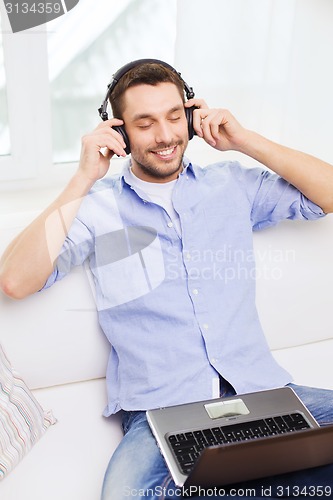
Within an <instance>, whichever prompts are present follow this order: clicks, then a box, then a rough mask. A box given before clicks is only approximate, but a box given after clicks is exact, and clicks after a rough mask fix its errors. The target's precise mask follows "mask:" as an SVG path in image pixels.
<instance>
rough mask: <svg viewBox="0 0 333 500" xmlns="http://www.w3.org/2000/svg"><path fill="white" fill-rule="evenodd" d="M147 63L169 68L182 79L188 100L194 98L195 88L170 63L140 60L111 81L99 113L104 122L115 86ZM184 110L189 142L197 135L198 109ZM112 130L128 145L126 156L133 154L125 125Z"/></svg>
mask: <svg viewBox="0 0 333 500" xmlns="http://www.w3.org/2000/svg"><path fill="white" fill-rule="evenodd" d="M146 63H156V64H161V65H162V66H164V67H165V68H168V69H169V70H171V71H173V72H174V73H176V74H177V75H178V77H179V78H180V80H181V81H182V83H183V85H184V91H185V94H186V98H187V100H189V99H192V98H193V97H194V92H193V88H192V87H189V86H188V85H187V83H186V82H185V81H184V80H183V78H182V77H181V74H180V73H179V72H178V71H176V70H175V69H174V68H173V67H172V66H170V64H168V63H166V62H164V61H160V60H159V59H138V60H136V61H132V62H130V63H128V64H125V66H122V67H121V68H120V69H119V70H118V71H117V72H116V73H115V74H114V75H113V76H112V80H111V81H110V83H109V84H108V86H107V92H106V95H105V97H104V101H103V102H102V104H101V107H100V108H98V113H99V115H100V117H101V118H102V120H103V121H105V120H108V119H109V115H108V113H107V107H108V102H109V97H110V95H111V93H112V92H113V89H114V88H115V86H116V85H117V83H118V82H119V80H120V79H121V78H122V77H123V76H124V75H125V74H126V73H128V71H130V70H131V69H132V68H135V67H136V66H140V65H141V64H146ZM184 109H185V115H186V119H187V128H188V138H189V140H191V139H192V137H193V136H194V135H195V130H194V128H193V110H194V109H196V107H195V106H192V107H190V108H184ZM112 128H113V129H114V130H116V131H117V132H118V133H119V134H120V135H121V136H122V138H123V139H124V142H125V144H126V147H125V152H126V154H130V152H131V148H130V143H129V139H128V136H127V133H126V130H125V127H124V125H120V126H114V127H112Z"/></svg>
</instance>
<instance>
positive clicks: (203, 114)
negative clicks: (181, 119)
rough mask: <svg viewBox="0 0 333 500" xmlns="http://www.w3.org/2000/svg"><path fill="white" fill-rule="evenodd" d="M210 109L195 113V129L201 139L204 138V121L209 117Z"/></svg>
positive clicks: (199, 109) (198, 110) (196, 110)
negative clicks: (202, 124)
mask: <svg viewBox="0 0 333 500" xmlns="http://www.w3.org/2000/svg"><path fill="white" fill-rule="evenodd" d="M208 112H209V109H207V108H204V109H201V108H198V109H195V110H194V111H193V128H194V130H195V131H196V133H197V135H198V136H199V137H203V132H202V126H201V123H202V120H203V119H204V118H206V116H207V115H208Z"/></svg>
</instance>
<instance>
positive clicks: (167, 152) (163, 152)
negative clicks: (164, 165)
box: [152, 145, 177, 159]
mask: <svg viewBox="0 0 333 500" xmlns="http://www.w3.org/2000/svg"><path fill="white" fill-rule="evenodd" d="M176 148H177V145H176V146H173V147H171V148H167V149H160V150H157V151H152V153H153V154H154V155H156V156H159V157H160V158H165V159H167V158H170V157H172V156H173V154H174V152H175V151H176Z"/></svg>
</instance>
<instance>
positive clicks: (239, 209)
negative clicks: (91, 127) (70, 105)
mask: <svg viewBox="0 0 333 500" xmlns="http://www.w3.org/2000/svg"><path fill="white" fill-rule="evenodd" d="M184 166H185V168H184V171H183V172H182V174H181V175H180V176H179V178H178V180H177V183H176V185H175V187H174V190H173V195H172V202H173V206H174V209H175V211H176V212H177V214H178V215H179V222H180V226H181V236H180V234H179V231H176V229H175V226H174V223H173V222H172V220H171V219H170V217H169V215H168V213H167V211H166V210H165V209H164V208H162V207H161V206H159V205H158V204H155V203H152V202H149V201H148V200H147V199H146V195H145V194H144V193H143V192H141V191H140V190H139V189H138V188H137V187H136V188H135V189H134V188H133V187H131V182H130V179H131V176H130V175H129V164H127V165H126V167H125V168H124V171H123V173H122V174H121V175H118V176H116V177H114V178H105V179H103V180H101V181H99V182H97V183H96V184H95V186H94V188H93V190H92V191H91V193H90V194H89V195H88V196H86V197H85V199H84V201H83V203H82V205H81V208H80V211H79V213H78V215H77V218H76V219H75V221H74V223H73V225H72V227H71V229H70V232H69V235H68V237H67V239H66V241H65V244H64V248H63V251H62V254H61V255H60V257H59V258H58V262H57V267H56V268H55V270H54V272H53V274H52V275H51V276H50V278H49V280H48V282H47V283H46V285H45V286H46V287H47V286H50V285H51V284H53V283H54V282H55V281H56V280H57V279H61V278H62V277H64V276H65V275H66V274H67V273H68V272H69V271H70V269H71V267H72V266H75V265H80V264H82V263H83V262H84V260H85V259H89V265H90V268H91V271H92V274H93V277H94V281H95V286H96V306H97V310H98V316H99V321H100V325H101V327H102V329H103V331H104V333H105V335H106V337H107V338H108V340H109V342H110V344H111V346H112V349H111V353H110V358H109V363H108V368H107V374H106V376H107V390H108V406H107V408H106V410H105V415H109V414H111V413H114V412H116V411H118V410H119V409H121V408H123V409H125V410H146V409H148V408H156V407H161V406H169V405H174V404H179V403H183V402H190V401H195V400H202V399H209V398H211V397H216V396H218V381H219V374H220V375H221V376H222V377H224V378H225V379H226V380H227V381H229V382H230V384H232V386H233V387H234V388H235V390H236V392H237V393H244V392H251V391H256V390H262V389H268V388H272V387H278V386H282V385H285V384H287V383H289V382H290V381H291V376H290V375H289V374H288V373H287V372H286V371H285V370H284V369H282V368H281V367H280V366H279V365H278V364H277V363H276V361H275V360H274V358H273V357H272V355H271V353H270V350H269V347H268V344H267V342H266V339H265V337H264V334H263V331H262V328H261V325H260V322H259V318H258V314H257V310H256V306H255V273H254V267H255V262H254V253H253V243H252V232H253V230H258V229H264V228H266V227H269V226H272V225H274V224H276V223H277V222H279V221H280V220H282V219H303V218H304V219H316V218H318V217H321V216H323V215H324V213H323V211H322V210H321V209H320V208H319V207H318V206H317V205H315V204H314V203H312V202H311V201H309V200H308V199H307V198H305V197H304V196H303V195H302V194H301V193H300V192H299V191H298V190H297V189H295V188H294V187H293V186H291V185H290V184H288V183H287V182H286V181H285V180H283V179H281V178H280V177H278V176H277V175H275V174H271V173H269V172H268V171H266V170H263V169H261V168H252V169H249V168H244V167H242V166H241V165H239V164H238V163H237V162H223V163H218V164H214V165H211V166H209V167H206V168H204V169H202V168H200V167H196V166H192V165H191V164H190V163H189V162H188V161H187V160H185V162H184Z"/></svg>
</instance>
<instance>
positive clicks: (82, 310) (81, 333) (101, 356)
mask: <svg viewBox="0 0 333 500" xmlns="http://www.w3.org/2000/svg"><path fill="white" fill-rule="evenodd" d="M35 215H36V214H35V213H26V212H21V213H16V214H10V215H9V214H7V215H5V216H1V217H0V252H1V253H2V251H3V249H4V248H5V246H6V245H7V243H8V242H9V241H10V240H11V238H12V237H13V236H14V235H15V234H16V233H17V232H18V231H19V230H20V229H21V228H22V227H24V226H25V225H26V223H27V222H28V221H29V220H30V219H32V218H33V217H34V216H35ZM255 250H256V255H257V269H258V271H257V280H258V292H257V302H258V308H259V312H260V315H261V319H262V323H263V326H264V329H265V331H266V334H267V338H268V341H269V344H270V347H271V348H272V350H273V352H274V355H275V356H276V358H277V360H278V361H279V362H280V363H281V364H282V365H283V366H284V367H285V368H287V369H288V370H289V371H290V372H291V373H292V374H293V376H294V379H295V382H297V383H301V384H308V385H313V386H321V387H326V388H331V389H333V373H332V368H331V366H332V365H331V360H332V358H333V339H332V334H333V315H332V308H333V297H332V293H331V287H332V285H331V284H332V283H333V264H332V255H333V218H332V216H328V217H326V218H324V219H321V220H319V221H316V222H310V223H303V222H285V223H282V224H280V226H278V227H276V228H272V229H269V230H266V231H263V232H261V233H257V234H255ZM0 341H1V344H2V345H3V347H4V349H5V351H6V353H7V355H8V357H9V359H10V361H11V362H12V364H13V366H14V367H15V368H16V369H17V370H18V371H19V372H20V373H21V375H22V376H23V378H24V379H25V381H26V383H27V385H28V386H29V387H30V388H31V389H32V390H33V393H34V394H35V396H36V397H37V399H38V401H39V402H40V403H41V404H42V405H43V407H44V408H45V409H52V410H53V413H54V415H55V417H56V418H57V420H58V422H57V424H56V425H54V426H51V427H50V428H49V429H48V430H47V432H46V434H45V435H44V436H43V437H42V439H41V440H40V441H39V442H38V443H37V444H36V445H35V446H34V447H33V449H32V450H31V451H30V453H29V454H28V455H27V456H26V457H25V458H24V459H23V460H22V461H21V462H20V464H19V465H18V466H17V467H16V468H15V469H14V470H13V471H12V472H11V473H10V474H9V475H8V477H6V478H5V479H4V480H3V481H2V482H1V483H0V498H1V500H45V499H48V500H59V499H61V500H98V499H99V497H100V490H101V485H102V480H103V475H104V471H105V469H106V467H107V464H108V460H109V458H110V456H111V454H112V452H113V450H114V449H115V447H116V446H117V444H118V442H119V441H120V439H121V436H122V433H121V428H120V423H119V418H118V416H117V415H116V416H113V417H111V418H109V419H106V418H104V417H102V411H103V409H104V406H105V404H106V391H105V383H104V382H105V381H104V373H105V368H106V363H107V358H108V352H109V349H110V346H109V345H108V342H107V341H106V340H105V338H104V336H103V334H102V333H101V331H100V329H99V326H98V323H97V317H96V312H95V308H94V300H93V295H92V291H91V286H90V281H89V273H88V272H87V270H86V269H84V268H80V269H77V270H75V271H74V272H73V273H72V274H71V275H70V276H69V277H67V278H66V279H65V280H63V281H62V282H59V283H58V284H56V285H54V286H53V287H52V288H51V289H49V290H46V291H44V292H43V293H38V294H36V295H34V296H31V297H29V298H27V299H25V300H23V301H12V300H10V299H8V298H7V297H5V296H3V295H1V294H0Z"/></svg>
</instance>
